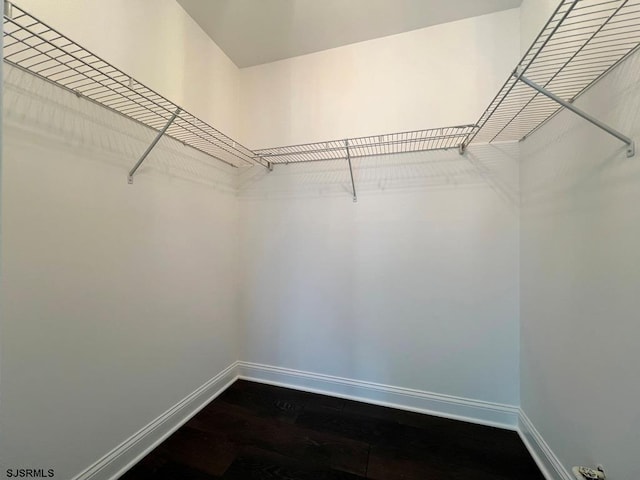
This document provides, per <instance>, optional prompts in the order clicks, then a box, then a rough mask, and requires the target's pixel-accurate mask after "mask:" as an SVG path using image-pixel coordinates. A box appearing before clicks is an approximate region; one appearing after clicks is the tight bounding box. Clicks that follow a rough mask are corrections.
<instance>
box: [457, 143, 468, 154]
mask: <svg viewBox="0 0 640 480" xmlns="http://www.w3.org/2000/svg"><path fill="white" fill-rule="evenodd" d="M466 151H467V146H466V145H465V144H464V142H463V143H461V144H460V145H458V153H459V154H460V155H464V152H466Z"/></svg>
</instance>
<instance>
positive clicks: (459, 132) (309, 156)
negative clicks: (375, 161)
mask: <svg viewBox="0 0 640 480" xmlns="http://www.w3.org/2000/svg"><path fill="white" fill-rule="evenodd" d="M476 130H477V127H476V125H458V126H454V127H444V128H432V129H427V130H414V131H411V132H401V133H389V134H384V135H372V136H368V137H358V138H349V139H343V140H330V141H326V142H316V143H306V144H302V145H290V146H286V147H273V148H265V149H261V150H256V151H255V153H256V154H257V155H259V156H260V157H262V158H263V159H265V160H267V161H268V162H271V163H273V164H289V163H302V162H319V161H327V160H345V159H347V158H359V157H374V156H379V155H393V154H399V153H411V152H424V151H431V150H448V149H452V148H460V146H461V145H462V142H463V141H464V140H465V139H466V138H467V137H468V136H469V135H470V134H472V133H474V132H475V131H476Z"/></svg>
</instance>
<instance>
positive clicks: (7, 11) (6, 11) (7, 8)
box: [2, 0, 13, 18]
mask: <svg viewBox="0 0 640 480" xmlns="http://www.w3.org/2000/svg"><path fill="white" fill-rule="evenodd" d="M2 12H3V15H4V16H5V17H7V18H13V4H12V3H11V2H9V1H8V0H5V1H4V5H3V11H2Z"/></svg>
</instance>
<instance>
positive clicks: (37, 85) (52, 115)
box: [3, 65, 237, 192]
mask: <svg viewBox="0 0 640 480" xmlns="http://www.w3.org/2000/svg"><path fill="white" fill-rule="evenodd" d="M3 76H4V78H3V80H4V110H3V121H4V125H5V127H6V128H7V130H8V131H7V134H8V135H11V129H16V131H22V132H24V133H27V134H28V141H29V142H30V143H34V142H37V141H38V138H46V139H48V140H49V141H50V140H55V141H56V142H59V144H60V148H62V149H69V150H73V151H76V152H77V150H78V149H81V150H82V151H83V152H86V153H87V160H89V161H101V162H105V163H109V164H112V165H114V166H116V167H118V168H121V169H122V179H123V182H126V181H127V180H126V176H127V172H128V171H129V169H131V167H133V165H134V164H135V163H136V161H137V160H138V159H139V158H140V156H141V154H142V153H143V152H144V151H145V149H146V148H147V147H148V146H149V144H150V143H151V142H152V141H153V139H154V138H155V136H156V132H155V131H154V130H152V129H150V128H147V127H145V126H143V125H141V124H139V123H137V122H135V121H132V120H129V119H127V118H125V117H123V116H121V115H119V114H117V113H114V112H111V111H109V110H107V109H105V108H104V107H101V106H99V105H96V104H94V103H92V102H91V101H88V100H86V99H83V98H78V97H76V96H75V95H74V94H73V93H71V92H69V91H66V90H64V89H62V88H60V87H57V86H55V85H53V84H51V83H48V82H46V81H44V80H42V79H40V78H38V77H36V76H34V75H32V74H29V73H26V72H24V71H22V70H19V69H17V68H15V67H11V66H9V65H5V69H4V72H3ZM148 172H157V173H161V174H165V175H169V176H173V177H176V178H180V179H182V180H187V181H190V182H196V183H199V184H204V185H206V186H208V187H212V188H214V189H216V190H220V191H223V192H234V191H235V184H234V179H235V176H236V172H237V170H236V169H235V168H232V167H229V166H227V165H225V164H223V163H221V162H218V161H217V160H215V159H213V158H211V157H209V156H208V155H205V154H203V153H201V152H199V151H197V150H194V149H192V148H190V147H187V146H185V145H183V144H182V143H181V142H178V141H176V140H173V139H170V138H167V137H163V138H162V140H161V141H160V142H159V143H158V145H157V146H156V148H154V150H153V151H152V152H151V154H150V155H149V157H148V158H147V160H146V161H145V163H144V164H143V166H142V167H140V169H139V170H138V172H137V173H136V175H145V173H148Z"/></svg>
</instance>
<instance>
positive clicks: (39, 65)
mask: <svg viewBox="0 0 640 480" xmlns="http://www.w3.org/2000/svg"><path fill="white" fill-rule="evenodd" d="M3 18H4V20H3V27H4V32H3V36H4V45H3V54H4V61H5V62H7V63H9V64H11V65H13V66H15V67H17V68H20V69H22V70H26V71H28V72H30V73H32V74H34V75H37V76H38V77H40V78H43V79H45V80H47V81H49V82H52V83H54V84H56V85H58V86H60V87H63V88H65V89H67V90H70V91H72V92H74V93H75V94H76V95H78V96H81V97H82V98H86V99H88V100H91V101H93V102H96V103H98V104H100V105H102V106H104V107H107V108H109V109H111V110H113V111H115V112H117V113H119V114H122V115H124V116H126V117H128V118H130V119H133V120H135V121H137V122H139V123H141V124H143V125H145V126H147V127H150V128H152V129H154V130H161V129H162V128H163V127H164V126H165V125H166V124H167V122H168V121H169V120H170V119H171V117H172V116H173V115H174V113H175V112H176V111H178V106H177V105H176V104H174V103H173V102H171V101H170V100H168V99H166V98H165V97H163V96H162V95H160V94H159V93H156V92H155V91H153V90H151V89H150V88H148V87H146V86H145V85H143V84H141V83H139V82H137V81H136V80H134V79H133V78H131V77H130V76H129V75H127V74H125V73H124V72H122V71H121V70H119V69H117V68H116V67H114V66H113V65H111V64H110V63H108V62H106V61H105V60H103V59H101V58H100V57H98V56H97V55H95V54H93V53H91V52H90V51H88V50H87V49H85V48H83V47H82V46H80V45H78V44H77V43H75V42H74V41H72V40H70V39H69V38H68V37H66V36H64V35H63V34H61V33H60V32H58V31H57V30H55V29H53V28H51V27H50V26H48V25H47V24H45V23H43V22H41V21H40V20H38V19H37V18H35V17H34V16H32V15H30V14H29V13H27V12H25V11H24V10H22V9H21V8H19V7H18V6H16V5H13V4H11V3H8V2H5V4H4V17H3ZM166 134H167V135H168V136H170V137H172V138H174V139H175V140H178V141H180V142H182V143H183V144H185V145H189V146H190V147H193V148H195V149H197V150H199V151H201V152H203V153H206V154H207V155H210V156H211V157H213V158H215V159H217V160H220V161H222V162H224V163H226V164H228V165H231V166H234V167H238V166H241V165H256V164H260V165H262V166H264V167H268V164H267V162H266V161H265V160H263V159H262V158H260V156H259V155H256V154H255V153H254V152H252V151H251V150H249V149H248V148H246V147H244V146H243V145H241V144H239V143H238V142H236V141H234V140H233V139H231V138H229V137H228V136H226V135H225V134H223V133H222V132H220V131H219V130H217V129H215V128H214V127H212V126H211V125H209V124H207V123H206V122H204V121H202V120H200V119H199V118H197V117H196V116H194V115H192V114H190V113H188V112H186V111H184V110H180V111H179V113H178V115H177V116H176V118H175V120H174V121H173V123H172V124H171V126H170V127H169V128H168V130H167V132H166Z"/></svg>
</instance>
